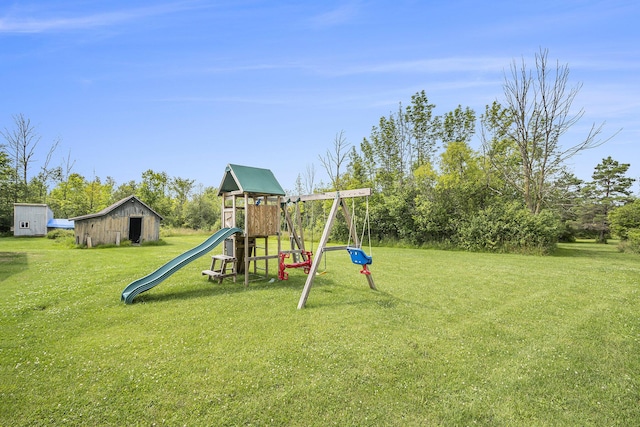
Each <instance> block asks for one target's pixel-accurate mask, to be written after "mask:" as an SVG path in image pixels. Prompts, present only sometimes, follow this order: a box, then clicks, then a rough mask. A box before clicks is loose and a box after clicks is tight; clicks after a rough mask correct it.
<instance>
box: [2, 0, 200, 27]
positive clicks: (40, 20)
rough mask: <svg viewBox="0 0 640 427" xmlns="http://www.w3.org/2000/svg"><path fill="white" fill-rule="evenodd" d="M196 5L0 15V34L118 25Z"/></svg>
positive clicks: (184, 4) (182, 3) (164, 5)
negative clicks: (80, 12) (100, 11)
mask: <svg viewBox="0 0 640 427" xmlns="http://www.w3.org/2000/svg"><path fill="white" fill-rule="evenodd" d="M196 7H201V6H198V5H197V3H193V2H190V3H185V2H181V3H167V4H161V5H157V6H152V7H145V8H134V9H128V10H121V11H115V12H102V13H93V14H86V15H83V16H44V17H33V16H29V17H23V16H20V15H18V16H14V15H5V16H4V17H2V18H0V33H45V32H57V31H74V30H86V29H92V28H99V27H108V26H113V25H119V24H123V23H126V22H130V21H135V20H139V19H143V18H146V17H150V16H159V15H166V14H170V13H174V12H178V11H182V10H188V9H194V8H196Z"/></svg>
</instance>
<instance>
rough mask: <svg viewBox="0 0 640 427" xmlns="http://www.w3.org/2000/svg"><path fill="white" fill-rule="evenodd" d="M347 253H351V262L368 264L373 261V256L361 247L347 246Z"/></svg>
mask: <svg viewBox="0 0 640 427" xmlns="http://www.w3.org/2000/svg"><path fill="white" fill-rule="evenodd" d="M347 251H348V252H349V255H351V262H352V263H354V264H358V265H369V264H371V263H372V262H373V258H371V257H370V256H369V255H367V254H366V253H364V251H363V250H362V249H361V248H353V247H347Z"/></svg>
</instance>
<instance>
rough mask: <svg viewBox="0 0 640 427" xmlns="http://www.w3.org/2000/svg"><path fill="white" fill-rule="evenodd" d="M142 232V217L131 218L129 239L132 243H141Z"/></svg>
mask: <svg viewBox="0 0 640 427" xmlns="http://www.w3.org/2000/svg"><path fill="white" fill-rule="evenodd" d="M141 234H142V218H129V240H130V241H131V243H135V244H139V243H140V235H141Z"/></svg>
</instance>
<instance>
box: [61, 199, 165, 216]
mask: <svg viewBox="0 0 640 427" xmlns="http://www.w3.org/2000/svg"><path fill="white" fill-rule="evenodd" d="M134 199H135V200H137V201H138V203H140V204H142V205H143V206H145V207H146V208H147V209H149V210H150V211H151V212H153V213H154V214H155V215H156V216H157V217H158V218H160V219H164V218H162V215H160V214H159V213H158V212H156V211H154V210H153V209H151V208H150V207H149V205H147V204H146V203H145V202H143V201H142V200H140V199H138V198H137V197H136V196H129V197H125V198H124V199H122V200H119V201H117V202H115V203H114V204H112V205H111V206H108V207H106V208H104V209H102V210H101V211H100V212H96V213H92V214H88V215H81V216H76V217H74V218H69V219H70V220H73V221H78V220H83V219H89V218H97V217H100V216H104V215H106V214H108V213H109V212H111V211H112V210H114V209H116V208H117V207H119V206H120V205H123V204H125V203H126V202H128V201H129V200H134Z"/></svg>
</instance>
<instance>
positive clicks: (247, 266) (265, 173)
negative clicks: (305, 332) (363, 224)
mask: <svg viewBox="0 0 640 427" xmlns="http://www.w3.org/2000/svg"><path fill="white" fill-rule="evenodd" d="M369 195H371V189H369V188H362V189H357V190H346V191H335V192H327V193H322V194H310V195H301V196H294V197H286V198H285V192H284V190H283V189H282V187H281V186H280V184H279V183H278V181H277V180H276V179H275V177H274V175H273V173H272V172H271V171H270V170H268V169H260V168H254V167H248V166H241V165H233V164H229V165H227V167H226V169H225V173H224V176H223V178H222V182H221V184H220V186H219V190H218V196H220V197H221V201H222V209H221V216H222V218H221V219H222V226H223V228H222V229H221V230H220V231H218V232H217V233H215V234H214V235H213V236H211V237H210V238H209V239H207V240H206V241H205V242H203V243H202V244H201V245H199V246H197V247H196V248H194V249H192V250H190V251H187V252H185V253H184V254H182V255H180V256H178V257H176V258H174V259H173V260H171V261H169V262H168V263H166V264H165V265H163V266H162V267H160V268H158V269H157V270H156V271H154V272H153V273H151V274H149V275H147V276H144V277H142V278H140V279H138V280H136V281H134V282H132V283H130V284H129V285H128V286H127V287H126V288H125V290H124V291H123V292H122V297H121V299H122V300H123V301H124V302H125V303H127V304H131V303H132V302H133V299H134V298H135V297H136V296H137V295H138V294H140V293H142V292H145V291H147V290H149V289H151V288H152V287H154V286H156V285H157V284H159V283H160V282H161V281H163V280H164V279H166V278H167V277H168V276H170V275H171V274H173V273H174V272H175V271H177V270H178V269H180V268H182V267H183V266H184V265H186V264H188V263H190V262H192V261H194V260H195V259H197V258H199V257H201V256H202V255H204V254H206V253H208V252H210V251H211V250H212V249H214V248H215V247H216V246H218V245H220V244H223V253H222V254H220V255H213V256H212V257H211V267H210V268H209V269H207V270H203V271H202V275H206V276H208V279H209V280H212V279H213V280H217V281H218V282H222V280H223V279H225V278H232V279H233V281H234V282H235V281H236V277H237V275H238V274H241V275H244V285H245V286H248V285H249V281H250V279H251V278H255V277H257V278H267V277H268V276H269V261H271V260H277V261H278V278H279V279H280V280H286V279H287V278H288V273H286V271H285V270H286V269H287V268H303V270H304V272H305V273H307V279H306V282H305V285H304V289H303V291H302V295H301V296H300V301H299V303H298V309H301V308H304V306H305V304H306V301H307V298H308V296H309V292H310V291H311V287H312V286H313V281H314V278H315V276H316V273H317V271H318V267H319V265H320V262H321V260H322V258H323V255H324V254H325V252H328V251H337V250H346V251H347V252H348V253H349V254H350V256H351V260H352V262H353V263H354V264H356V265H360V266H362V269H361V270H360V272H361V273H363V275H365V277H366V278H367V281H368V284H369V287H370V288H371V289H374V290H375V289H376V287H375V283H374V281H373V277H372V275H371V271H370V270H369V268H368V266H369V265H370V264H371V263H372V258H371V256H369V255H367V254H366V253H365V252H364V251H363V250H362V249H361V242H360V240H359V239H358V235H357V232H356V231H355V230H354V229H353V227H350V229H349V234H350V238H349V244H348V245H347V246H328V245H327V243H328V241H329V235H330V233H331V229H332V227H333V224H334V222H335V219H336V217H337V215H338V213H339V212H340V210H342V213H343V215H344V217H345V220H346V221H347V223H349V224H353V222H352V220H353V218H352V215H351V214H350V213H349V209H348V207H347V205H346V203H345V199H348V198H354V197H368V196H369ZM331 199H333V204H332V206H331V210H330V213H329V215H328V217H327V220H326V223H325V227H324V230H323V233H322V237H321V238H320V241H319V243H318V247H317V250H316V254H315V257H314V256H313V254H312V252H311V251H309V250H307V249H306V248H305V242H304V237H303V232H302V225H301V223H300V215H299V212H300V209H299V206H300V205H299V204H300V203H302V202H308V201H315V200H331ZM291 203H295V207H296V211H297V212H298V215H297V218H298V223H297V225H296V224H294V222H293V220H292V218H291V216H290V214H289V210H288V209H287V206H288V205H289V204H291ZM281 210H282V213H283V215H281V214H280V211H281ZM367 213H368V212H367ZM282 218H284V220H285V222H286V224H287V228H288V230H289V237H290V244H291V249H290V250H283V249H282V242H281V238H282V235H283V233H282V230H281V226H282V224H281V221H282ZM274 236H275V237H276V238H277V253H269V237H274ZM352 241H353V245H352V244H351V242H352ZM291 255H293V257H294V262H293V263H285V259H287V258H289V257H290V256H291Z"/></svg>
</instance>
